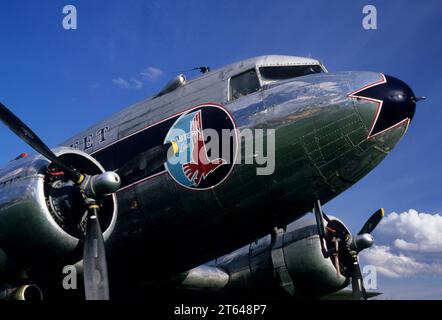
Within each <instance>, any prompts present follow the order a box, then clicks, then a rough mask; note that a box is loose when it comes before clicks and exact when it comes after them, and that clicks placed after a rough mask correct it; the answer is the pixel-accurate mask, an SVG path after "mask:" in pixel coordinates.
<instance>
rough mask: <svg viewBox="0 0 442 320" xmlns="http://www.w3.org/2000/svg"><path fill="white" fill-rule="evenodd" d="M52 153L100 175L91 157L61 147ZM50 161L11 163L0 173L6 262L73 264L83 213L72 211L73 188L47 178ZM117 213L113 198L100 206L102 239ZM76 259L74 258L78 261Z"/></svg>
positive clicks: (0, 231) (0, 234) (0, 239)
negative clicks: (49, 261) (79, 223)
mask: <svg viewBox="0 0 442 320" xmlns="http://www.w3.org/2000/svg"><path fill="white" fill-rule="evenodd" d="M53 151H54V153H55V154H56V155H57V156H59V157H60V158H62V159H63V160H64V161H66V162H67V163H68V164H75V168H76V169H77V170H79V171H80V172H83V173H86V174H91V175H92V174H99V173H102V172H104V169H103V167H102V166H101V165H100V164H99V163H98V162H97V161H96V160H95V159H94V158H93V157H92V156H90V155H88V154H86V153H85V152H82V151H80V150H76V149H72V148H65V147H60V148H56V149H54V150H53ZM49 165H50V161H49V160H47V159H46V158H44V157H43V156H40V155H34V156H30V157H27V158H24V159H20V160H16V161H13V162H10V163H9V164H8V165H7V166H6V167H4V168H2V169H1V170H0V173H1V180H0V248H2V249H3V250H4V251H5V253H6V254H7V256H8V258H12V259H14V260H17V261H20V262H26V263H27V262H33V263H41V264H47V262H48V261H47V260H48V259H58V260H59V259H60V258H64V259H65V260H67V261H69V260H72V261H75V260H76V259H77V258H78V256H77V255H76V251H78V250H77V248H78V245H79V242H80V239H81V233H82V230H81V227H82V226H81V225H77V222H78V221H81V219H78V217H77V218H76V219H73V218H72V215H73V213H74V212H75V214H77V215H78V214H79V215H82V214H83V212H76V211H78V209H79V208H78V207H76V201H75V195H74V194H73V192H72V189H73V188H72V186H70V184H69V183H68V182H63V181H62V180H60V179H51V177H50V176H48V174H47V168H48V166H49ZM116 215H117V202H116V197H115V195H112V196H109V197H107V198H106V199H105V200H104V201H103V204H102V210H101V215H100V224H101V227H102V230H105V231H104V238H105V239H107V238H108V237H109V235H110V233H111V232H112V230H113V227H114V225H115V221H116ZM77 260H78V259H77Z"/></svg>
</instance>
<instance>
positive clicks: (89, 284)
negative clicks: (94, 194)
mask: <svg viewBox="0 0 442 320" xmlns="http://www.w3.org/2000/svg"><path fill="white" fill-rule="evenodd" d="M98 211H99V206H98V205H96V204H92V205H89V208H88V221H87V227H86V236H85V240H84V247H83V279H84V289H85V294H86V300H109V282H108V276H107V263H106V252H105V247H104V239H103V234H102V232H101V228H100V223H99V221H98Z"/></svg>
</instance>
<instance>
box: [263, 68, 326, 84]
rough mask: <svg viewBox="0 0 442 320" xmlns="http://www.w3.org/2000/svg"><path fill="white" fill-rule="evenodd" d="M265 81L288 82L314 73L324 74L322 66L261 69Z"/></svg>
mask: <svg viewBox="0 0 442 320" xmlns="http://www.w3.org/2000/svg"><path fill="white" fill-rule="evenodd" d="M259 72H260V73H261V77H262V79H263V80H264V81H276V80H287V79H292V78H297V77H302V76H306V75H308V74H312V73H321V72H324V70H322V68H321V66H319V65H311V66H281V67H261V68H259Z"/></svg>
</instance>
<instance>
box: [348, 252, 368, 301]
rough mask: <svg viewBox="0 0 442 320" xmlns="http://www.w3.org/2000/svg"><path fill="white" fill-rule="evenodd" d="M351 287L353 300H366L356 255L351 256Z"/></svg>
mask: <svg viewBox="0 0 442 320" xmlns="http://www.w3.org/2000/svg"><path fill="white" fill-rule="evenodd" d="M351 287H352V291H353V299H354V300H367V292H366V291H365V288H364V279H363V278H362V273H361V268H360V266H359V261H358V257H357V256H354V257H353V266H352V276H351Z"/></svg>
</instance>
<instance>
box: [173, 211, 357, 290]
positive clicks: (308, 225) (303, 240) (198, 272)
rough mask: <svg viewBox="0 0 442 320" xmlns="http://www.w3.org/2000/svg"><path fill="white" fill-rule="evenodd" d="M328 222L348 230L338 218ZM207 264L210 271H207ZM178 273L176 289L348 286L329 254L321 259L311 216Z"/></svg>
mask: <svg viewBox="0 0 442 320" xmlns="http://www.w3.org/2000/svg"><path fill="white" fill-rule="evenodd" d="M332 220H334V222H335V223H339V224H341V226H342V228H344V229H347V228H346V227H345V226H344V225H343V224H342V222H341V221H339V220H338V219H336V218H332ZM324 223H325V224H327V223H326V222H325V221H324ZM327 245H328V246H330V245H332V243H330V242H329V243H327ZM208 268H212V269H213V270H212V271H211V272H208V270H207V269H208ZM215 271H217V272H215ZM220 274H221V275H222V276H220ZM182 276H183V279H182V280H181V283H180V285H179V287H180V288H184V289H193V290H201V291H209V290H207V284H208V283H210V284H211V286H212V287H211V290H210V291H218V292H225V291H229V292H231V293H232V294H235V293H237V294H240V295H242V294H246V295H248V294H250V295H254V296H256V295H257V296H263V295H264V296H266V295H271V296H273V295H274V294H275V293H277V292H279V293H288V294H289V295H291V296H295V297H297V296H299V297H302V298H309V297H310V298H318V297H322V296H325V295H327V294H330V293H333V292H335V291H338V290H340V289H342V288H344V287H346V286H347V285H348V284H349V280H348V278H347V277H346V276H344V275H342V274H340V273H339V274H338V272H337V270H336V268H335V266H334V264H333V261H332V260H331V258H324V256H323V254H322V251H321V244H320V241H319V236H318V229H317V225H316V222H315V220H314V219H311V220H305V219H303V220H300V221H297V222H295V223H294V224H292V225H290V229H289V230H287V231H285V232H278V233H275V234H274V235H273V236H270V235H268V236H266V237H264V238H261V239H259V240H258V241H256V242H254V243H252V244H250V245H248V246H246V247H243V248H241V249H239V250H237V251H234V252H233V253H231V254H228V255H225V256H223V257H221V258H218V259H217V260H216V261H215V263H214V264H212V265H205V266H200V267H197V268H195V269H192V270H190V271H189V272H187V273H185V274H183V275H182ZM210 277H212V278H213V279H210ZM226 277H228V281H225V278H226ZM220 279H221V280H223V281H220ZM213 286H215V287H213Z"/></svg>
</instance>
